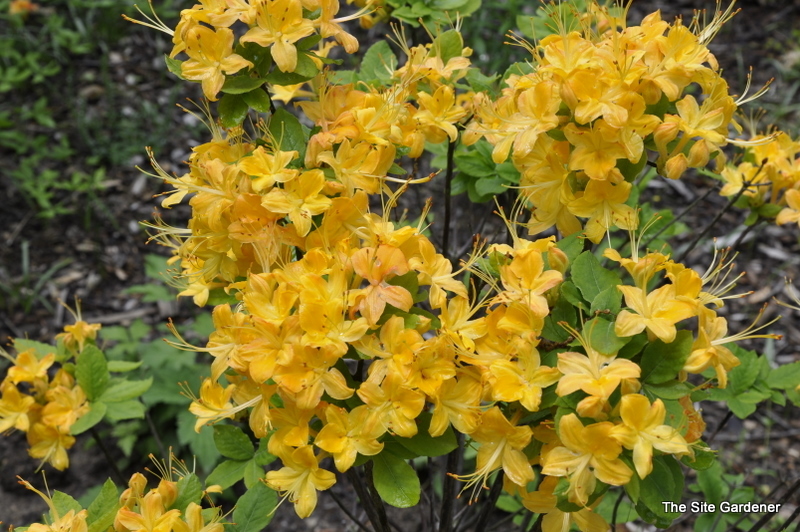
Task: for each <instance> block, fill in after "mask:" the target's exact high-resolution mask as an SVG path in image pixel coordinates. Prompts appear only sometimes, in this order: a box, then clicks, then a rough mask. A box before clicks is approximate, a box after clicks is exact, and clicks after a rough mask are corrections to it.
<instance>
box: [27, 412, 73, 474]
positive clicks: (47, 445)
mask: <svg viewBox="0 0 800 532" xmlns="http://www.w3.org/2000/svg"><path fill="white" fill-rule="evenodd" d="M28 444H29V445H30V446H31V447H30V449H28V454H29V455H31V458H41V460H42V463H43V464H44V463H45V462H47V463H49V464H50V465H52V466H53V467H55V468H56V469H58V470H59V471H64V470H65V469H66V468H67V467H69V457H68V456H67V449H69V448H70V447H72V446H73V445H75V438H74V437H72V436H70V434H69V432H62V431H61V430H59V429H58V428H56V427H52V426H50V425H45V424H44V423H34V424H33V425H32V426H31V428H30V430H28Z"/></svg>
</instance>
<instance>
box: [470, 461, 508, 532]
mask: <svg viewBox="0 0 800 532" xmlns="http://www.w3.org/2000/svg"><path fill="white" fill-rule="evenodd" d="M502 491H503V472H502V471H499V472H498V473H497V478H495V479H494V484H492V489H491V490H490V491H489V497H488V499H486V500H484V501H483V507H482V508H481V513H480V514H479V515H478V522H477V523H475V532H485V531H486V525H487V524H488V523H489V516H490V515H491V514H492V510H494V507H495V504H497V499H498V498H499V497H500V493H501V492H502Z"/></svg>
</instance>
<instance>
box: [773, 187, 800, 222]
mask: <svg viewBox="0 0 800 532" xmlns="http://www.w3.org/2000/svg"><path fill="white" fill-rule="evenodd" d="M783 197H784V198H785V199H786V204H787V207H785V208H784V209H783V210H781V212H779V213H778V216H777V217H776V218H775V223H776V224H778V225H784V224H789V223H796V224H800V190H797V189H794V188H792V189H789V190H787V191H786V194H784V196H783Z"/></svg>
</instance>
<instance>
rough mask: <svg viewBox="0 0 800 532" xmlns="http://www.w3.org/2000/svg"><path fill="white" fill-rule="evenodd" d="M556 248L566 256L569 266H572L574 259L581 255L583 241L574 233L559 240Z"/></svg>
mask: <svg viewBox="0 0 800 532" xmlns="http://www.w3.org/2000/svg"><path fill="white" fill-rule="evenodd" d="M556 247H557V248H558V249H560V250H561V251H563V252H564V253H565V254H566V255H567V258H568V259H569V263H570V264H574V263H575V259H577V258H578V256H579V255H580V254H581V253H583V239H582V238H579V234H578V233H574V234H571V235H569V236H567V237H564V238H562V239H561V240H559V241H558V242H557V243H556Z"/></svg>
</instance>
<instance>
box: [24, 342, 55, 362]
mask: <svg viewBox="0 0 800 532" xmlns="http://www.w3.org/2000/svg"><path fill="white" fill-rule="evenodd" d="M14 349H16V350H17V353H21V352H23V351H27V350H28V349H33V352H34V354H35V355H36V358H38V359H39V360H41V359H42V358H44V357H46V356H47V355H49V354H51V353H53V354H55V352H56V348H55V347H54V346H52V345H50V344H45V343H42V342H36V341H34V340H28V339H26V338H14Z"/></svg>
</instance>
